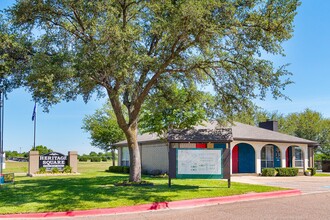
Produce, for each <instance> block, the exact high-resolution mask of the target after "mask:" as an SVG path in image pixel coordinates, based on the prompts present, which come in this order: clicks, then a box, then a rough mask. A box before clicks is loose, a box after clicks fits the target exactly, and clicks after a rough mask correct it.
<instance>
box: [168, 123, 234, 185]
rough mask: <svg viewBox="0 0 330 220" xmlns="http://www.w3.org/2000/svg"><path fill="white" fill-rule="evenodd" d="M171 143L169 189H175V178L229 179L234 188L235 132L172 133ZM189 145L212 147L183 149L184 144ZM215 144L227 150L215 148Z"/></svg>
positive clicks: (219, 130)
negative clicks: (231, 162) (233, 134)
mask: <svg viewBox="0 0 330 220" xmlns="http://www.w3.org/2000/svg"><path fill="white" fill-rule="evenodd" d="M167 140H168V142H169V153H168V156H169V157H168V158H169V175H168V176H169V178H168V186H169V187H171V179H172V178H189V179H228V188H230V187H231V181H230V158H231V156H230V151H231V150H230V142H231V141H232V130H231V129H230V128H223V129H213V130H212V129H199V130H195V129H192V130H172V131H170V132H169V133H168V138H167ZM186 143H189V144H194V143H196V144H197V143H205V145H208V144H209V146H211V147H209V148H184V147H180V146H185V145H181V144H186ZM214 143H217V144H219V143H220V145H221V144H222V145H223V146H222V147H220V148H214V147H213V146H214ZM172 144H173V146H174V147H173V146H172ZM196 146H197V145H196Z"/></svg>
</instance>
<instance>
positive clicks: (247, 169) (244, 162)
mask: <svg viewBox="0 0 330 220" xmlns="http://www.w3.org/2000/svg"><path fill="white" fill-rule="evenodd" d="M255 170H256V169H255V152H254V149H253V147H252V146H251V145H249V144H239V145H238V172H239V173H255V172H256V171H255Z"/></svg>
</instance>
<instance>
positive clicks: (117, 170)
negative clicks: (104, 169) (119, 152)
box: [108, 166, 129, 173]
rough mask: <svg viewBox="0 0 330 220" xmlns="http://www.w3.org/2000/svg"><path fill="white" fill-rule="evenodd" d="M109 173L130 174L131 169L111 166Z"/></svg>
mask: <svg viewBox="0 0 330 220" xmlns="http://www.w3.org/2000/svg"><path fill="white" fill-rule="evenodd" d="M108 171H109V172H112V173H129V167H127V166H110V167H109V170H108Z"/></svg>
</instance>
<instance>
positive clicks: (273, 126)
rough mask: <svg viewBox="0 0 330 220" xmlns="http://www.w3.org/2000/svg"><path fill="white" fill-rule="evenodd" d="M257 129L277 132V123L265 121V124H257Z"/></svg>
mask: <svg viewBox="0 0 330 220" xmlns="http://www.w3.org/2000/svg"><path fill="white" fill-rule="evenodd" d="M259 127H260V128H264V129H268V130H271V131H278V122H277V121H272V120H267V121H265V122H259Z"/></svg>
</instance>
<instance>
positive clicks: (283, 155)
mask: <svg viewBox="0 0 330 220" xmlns="http://www.w3.org/2000/svg"><path fill="white" fill-rule="evenodd" d="M280 150H281V167H282V168H285V167H286V150H287V147H283V146H281V147H280Z"/></svg>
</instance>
